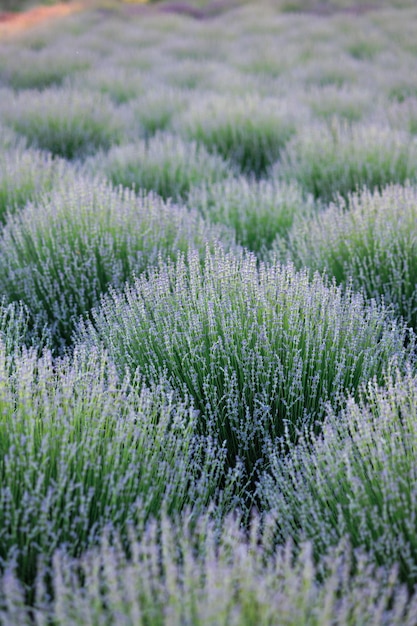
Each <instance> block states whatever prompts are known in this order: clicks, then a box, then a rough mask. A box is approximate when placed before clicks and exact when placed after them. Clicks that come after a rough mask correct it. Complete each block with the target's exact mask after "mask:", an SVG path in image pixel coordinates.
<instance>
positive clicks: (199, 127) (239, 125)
mask: <svg viewBox="0 0 417 626" xmlns="http://www.w3.org/2000/svg"><path fill="white" fill-rule="evenodd" d="M177 127H178V128H179V129H180V132H181V133H183V134H184V135H185V136H186V137H188V138H191V139H195V140H196V141H198V142H201V143H204V144H205V145H206V146H207V148H208V149H209V150H210V151H214V152H219V153H220V154H221V155H222V156H224V157H225V158H227V159H230V160H232V161H233V162H234V163H235V164H237V165H238V166H239V167H240V169H241V170H242V172H243V173H246V174H254V175H256V176H259V175H261V174H263V173H264V172H265V171H266V169H267V168H268V166H270V165H271V164H272V163H274V161H276V160H277V158H278V157H279V154H280V152H281V150H282V148H283V147H284V146H285V144H286V142H287V141H288V140H289V138H290V137H291V135H293V134H294V132H295V121H294V117H293V115H292V113H291V111H290V109H289V107H288V103H285V102H280V101H277V100H275V99H272V98H270V99H268V98H262V99H261V98H259V97H255V96H251V97H249V96H247V97H244V98H241V97H239V98H236V97H232V96H222V95H212V96H211V97H207V98H205V99H204V100H202V99H201V98H198V100H197V101H196V102H195V103H194V104H193V103H192V104H191V106H190V108H189V109H188V110H187V111H186V112H185V113H184V114H183V116H182V117H181V116H178V121H177Z"/></svg>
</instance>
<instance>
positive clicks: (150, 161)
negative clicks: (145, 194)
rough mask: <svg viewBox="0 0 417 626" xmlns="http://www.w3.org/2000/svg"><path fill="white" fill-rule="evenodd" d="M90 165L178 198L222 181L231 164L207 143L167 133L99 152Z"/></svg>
mask: <svg viewBox="0 0 417 626" xmlns="http://www.w3.org/2000/svg"><path fill="white" fill-rule="evenodd" d="M86 167H87V170H88V171H90V172H93V173H94V174H101V175H104V176H106V178H108V179H109V180H110V181H111V182H112V183H113V184H115V185H123V186H124V187H134V188H136V189H142V190H147V191H155V192H156V193H158V194H159V195H161V196H162V197H164V198H173V199H175V200H179V199H181V198H182V197H183V196H185V194H186V193H187V192H188V191H189V190H190V188H191V187H192V186H194V185H199V184H201V183H203V182H207V183H208V184H210V183H213V182H216V181H219V180H221V179H222V178H225V177H226V176H227V175H229V172H230V165H229V164H228V163H226V161H224V159H222V158H221V157H220V156H218V155H214V154H210V153H209V152H207V150H206V149H205V147H204V146H200V145H198V144H197V143H196V142H195V141H189V142H188V141H184V140H183V139H182V138H181V137H176V136H175V135H169V134H165V133H161V134H158V135H156V136H154V137H152V138H150V139H149V140H148V141H145V140H141V141H138V142H137V143H134V144H129V145H123V146H116V147H114V148H112V149H111V150H110V151H109V152H108V153H107V155H103V154H100V153H99V154H97V155H96V156H95V157H93V158H92V159H91V160H90V161H89V163H87V164H86Z"/></svg>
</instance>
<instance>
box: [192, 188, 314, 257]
mask: <svg viewBox="0 0 417 626" xmlns="http://www.w3.org/2000/svg"><path fill="white" fill-rule="evenodd" d="M187 204H188V206H189V207H191V208H196V209H198V210H199V211H200V212H201V213H202V214H203V216H204V217H205V218H206V219H207V220H209V221H211V222H214V223H220V224H225V225H227V226H231V227H232V228H234V230H235V232H236V241H237V242H238V243H239V244H241V245H242V246H245V247H247V248H249V250H253V251H254V252H256V253H257V254H258V255H261V256H262V255H264V254H265V253H266V252H267V250H268V249H269V248H270V247H271V244H272V242H273V241H274V239H275V237H276V236H277V235H280V236H281V237H285V236H286V235H287V233H288V231H289V230H290V228H291V225H292V223H293V221H294V218H295V217H298V218H299V217H301V216H308V215H311V214H312V213H313V211H314V202H313V199H312V198H311V197H305V195H304V194H303V192H302V190H301V189H300V187H298V186H297V185H295V184H289V185H287V184H285V183H278V182H277V181H267V180H261V181H251V180H248V179H246V178H244V177H239V178H228V179H226V180H224V181H221V182H219V183H216V184H204V185H202V186H200V187H194V188H192V189H191V191H190V193H189V194H188V198H187Z"/></svg>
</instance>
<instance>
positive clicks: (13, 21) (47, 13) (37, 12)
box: [0, 2, 84, 37]
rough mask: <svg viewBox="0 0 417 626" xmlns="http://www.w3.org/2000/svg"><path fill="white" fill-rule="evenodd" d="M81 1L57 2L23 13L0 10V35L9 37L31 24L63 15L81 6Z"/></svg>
mask: <svg viewBox="0 0 417 626" xmlns="http://www.w3.org/2000/svg"><path fill="white" fill-rule="evenodd" d="M83 6H84V5H83V3H82V2H71V3H69V4H68V3H63V2H61V3H59V4H55V5H53V6H50V7H48V6H39V7H35V8H34V9H30V10H29V11H24V12H23V13H4V12H3V13H2V12H0V37H10V36H12V35H14V34H18V33H20V32H22V31H24V30H27V29H28V28H31V27H32V26H37V25H38V24H42V23H44V22H47V21H50V20H53V19H57V18H60V17H65V16H66V15H70V14H71V13H75V12H76V11H80V10H81V9H82V8H83Z"/></svg>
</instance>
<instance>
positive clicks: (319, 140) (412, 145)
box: [271, 122, 417, 202]
mask: <svg viewBox="0 0 417 626" xmlns="http://www.w3.org/2000/svg"><path fill="white" fill-rule="evenodd" d="M416 171H417V142H416V141H415V140H414V139H413V138H412V137H410V135H408V133H405V132H401V131H395V130H392V129H390V128H389V127H385V128H384V127H381V126H376V125H357V126H348V125H347V124H346V123H339V122H335V123H333V124H331V125H330V126H326V125H323V126H320V125H318V126H312V127H310V129H309V132H308V133H298V134H297V135H296V136H295V137H294V138H293V140H292V141H291V142H290V143H289V144H288V146H287V148H286V150H285V152H284V153H283V154H282V158H281V161H279V162H278V163H277V164H276V165H275V166H274V167H273V168H272V170H271V176H272V177H278V178H281V179H284V180H296V181H297V182H298V183H299V184H300V185H301V186H302V187H303V188H304V189H305V190H306V191H307V192H309V193H311V194H313V195H314V197H316V198H320V199H322V200H323V201H325V202H327V201H330V200H332V199H334V198H335V196H337V195H341V196H344V197H346V196H347V195H348V194H349V193H350V192H353V191H356V190H357V189H359V188H361V187H363V186H365V185H366V186H367V187H368V188H369V189H371V190H373V189H374V188H375V187H376V188H378V189H381V188H382V187H384V186H386V185H388V184H389V183H404V182H405V181H406V180H408V179H409V180H415V179H416Z"/></svg>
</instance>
